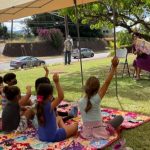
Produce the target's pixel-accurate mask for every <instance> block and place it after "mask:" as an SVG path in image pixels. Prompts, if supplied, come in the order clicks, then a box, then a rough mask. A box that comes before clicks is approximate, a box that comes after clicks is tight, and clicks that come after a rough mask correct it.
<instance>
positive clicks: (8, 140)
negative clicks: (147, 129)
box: [0, 102, 150, 150]
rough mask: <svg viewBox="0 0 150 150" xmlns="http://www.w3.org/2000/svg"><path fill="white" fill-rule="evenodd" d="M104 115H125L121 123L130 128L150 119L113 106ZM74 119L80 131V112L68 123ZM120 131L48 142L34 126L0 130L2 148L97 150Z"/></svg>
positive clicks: (66, 108)
mask: <svg viewBox="0 0 150 150" xmlns="http://www.w3.org/2000/svg"><path fill="white" fill-rule="evenodd" d="M61 106H62V107H59V108H58V110H59V111H62V112H66V111H67V112H68V111H69V110H70V109H71V107H72V105H71V104H70V103H67V102H63V103H62V104H61ZM101 110H102V117H103V121H104V122H107V121H109V120H111V119H113V118H114V117H115V116H116V115H122V116H123V117H124V122H123V124H122V125H121V128H122V129H129V128H134V127H137V126H139V125H141V124H143V123H144V122H148V121H150V117H149V116H145V115H141V114H137V113H133V112H126V111H121V110H117V109H111V108H102V109H101ZM74 121H78V123H79V128H78V131H80V130H81V128H82V122H81V116H80V112H79V114H78V117H76V118H74V119H73V120H69V121H68V122H67V123H68V124H70V123H72V122H74ZM119 134H120V133H119V132H116V133H115V134H114V135H112V136H110V137H109V139H107V140H103V139H101V140H96V139H95V140H92V141H88V140H86V139H83V138H82V137H81V136H80V135H79V133H78V134H77V135H76V136H74V137H71V138H69V139H66V140H64V141H61V142H55V143H46V142H41V141H39V140H38V136H37V131H36V129H34V128H33V127H32V126H30V127H28V128H27V130H26V131H25V132H23V133H22V134H15V133H11V134H4V133H3V132H2V131H1V132H0V150H2V149H4V150H29V149H30V150H32V149H33V150H38V149H39V150H54V149H55V150H96V149H103V148H105V147H107V146H109V145H111V144H112V143H113V142H115V141H117V140H118V139H119Z"/></svg>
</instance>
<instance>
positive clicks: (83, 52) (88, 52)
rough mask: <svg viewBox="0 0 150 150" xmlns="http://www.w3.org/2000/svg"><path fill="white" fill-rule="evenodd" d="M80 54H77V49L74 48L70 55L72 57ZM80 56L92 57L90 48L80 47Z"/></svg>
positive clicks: (92, 53) (77, 56)
mask: <svg viewBox="0 0 150 150" xmlns="http://www.w3.org/2000/svg"><path fill="white" fill-rule="evenodd" d="M79 56H80V54H79V49H74V50H73V51H72V57H73V58H79ZM81 57H82V58H84V57H94V52H93V50H92V49H89V48H81Z"/></svg>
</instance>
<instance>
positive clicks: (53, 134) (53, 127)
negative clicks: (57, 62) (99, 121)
mask: <svg viewBox="0 0 150 150" xmlns="http://www.w3.org/2000/svg"><path fill="white" fill-rule="evenodd" d="M53 81H54V83H55V87H56V90H57V94H58V96H57V97H56V98H55V99H54V100H53V101H52V98H53V87H52V85H51V84H48V83H41V84H40V85H39V86H38V88H37V119H38V135H39V139H40V140H41V141H45V142H58V141H62V140H65V139H66V138H68V137H70V136H72V135H73V134H75V133H76V132H77V129H78V125H77V124H71V125H65V124H64V122H63V120H62V118H61V117H60V116H57V117H56V114H55V111H54V109H55V108H56V107H57V106H58V105H59V104H60V102H61V101H62V100H63V98H64V93H63V89H62V88H61V86H60V83H59V76H58V75H57V74H54V75H53Z"/></svg>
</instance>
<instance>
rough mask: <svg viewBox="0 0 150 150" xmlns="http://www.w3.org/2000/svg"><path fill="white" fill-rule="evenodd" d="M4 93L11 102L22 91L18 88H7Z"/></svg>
mask: <svg viewBox="0 0 150 150" xmlns="http://www.w3.org/2000/svg"><path fill="white" fill-rule="evenodd" d="M3 91H4V93H5V96H6V98H7V99H8V100H9V101H12V100H14V99H15V98H16V96H18V95H19V94H20V89H19V88H18V87H17V86H5V87H4V89H3Z"/></svg>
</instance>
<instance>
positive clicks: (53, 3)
mask: <svg viewBox="0 0 150 150" xmlns="http://www.w3.org/2000/svg"><path fill="white" fill-rule="evenodd" d="M94 1H97V0H76V2H77V5H80V4H85V3H90V2H94ZM71 6H74V1H73V0H0V22H5V21H8V20H11V19H18V18H22V17H26V16H31V15H34V14H40V13H45V12H51V11H55V10H59V9H62V8H67V7H71Z"/></svg>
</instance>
